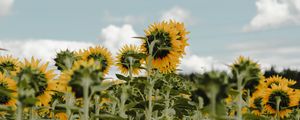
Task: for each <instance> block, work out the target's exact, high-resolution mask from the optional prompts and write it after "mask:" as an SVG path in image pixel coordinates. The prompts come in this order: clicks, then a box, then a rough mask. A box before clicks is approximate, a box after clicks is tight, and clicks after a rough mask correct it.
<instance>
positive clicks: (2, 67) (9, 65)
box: [0, 56, 20, 73]
mask: <svg viewBox="0 0 300 120" xmlns="http://www.w3.org/2000/svg"><path fill="white" fill-rule="evenodd" d="M19 66H20V62H19V61H18V59H16V58H13V57H12V56H0V72H1V73H4V72H8V73H9V72H12V71H16V70H17V68H18V67H19Z"/></svg>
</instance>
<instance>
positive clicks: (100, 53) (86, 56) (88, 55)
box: [77, 46, 113, 75]
mask: <svg viewBox="0 0 300 120" xmlns="http://www.w3.org/2000/svg"><path fill="white" fill-rule="evenodd" d="M77 54H78V55H79V56H81V58H82V60H84V61H89V60H92V59H94V61H95V62H99V63H100V64H98V65H100V66H101V72H103V75H106V74H108V72H109V69H110V67H111V66H112V65H113V58H112V57H111V56H112V55H111V53H110V52H109V51H108V50H107V48H105V47H102V46H96V47H90V48H89V49H87V50H84V51H79V52H78V53H77Z"/></svg>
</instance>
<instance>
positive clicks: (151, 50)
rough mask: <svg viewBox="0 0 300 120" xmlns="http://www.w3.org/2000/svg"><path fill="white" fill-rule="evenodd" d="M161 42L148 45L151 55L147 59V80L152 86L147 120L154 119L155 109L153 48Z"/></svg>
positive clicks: (155, 41)
mask: <svg viewBox="0 0 300 120" xmlns="http://www.w3.org/2000/svg"><path fill="white" fill-rule="evenodd" d="M157 42H159V41H158V40H154V41H152V42H151V43H150V45H149V43H148V45H149V55H148V57H147V73H148V75H147V80H148V82H149V83H150V86H149V85H148V89H149V91H148V95H147V96H148V100H149V103H148V109H147V110H146V119H147V120H151V119H152V109H153V106H152V94H153V92H152V90H153V87H154V86H153V85H152V84H153V80H152V78H151V76H150V75H151V74H152V59H153V48H154V45H155V44H156V43H157Z"/></svg>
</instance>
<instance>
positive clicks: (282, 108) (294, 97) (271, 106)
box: [263, 84, 299, 118]
mask: <svg viewBox="0 0 300 120" xmlns="http://www.w3.org/2000/svg"><path fill="white" fill-rule="evenodd" d="M298 100H299V95H298V94H296V92H295V91H294V90H293V89H292V88H289V87H288V86H286V85H280V84H279V85H272V86H271V88H266V89H265V91H264V96H263V103H264V104H265V110H266V112H268V113H271V114H276V113H277V106H278V107H279V116H280V117H281V118H284V117H288V116H289V113H291V112H292V109H291V108H292V107H295V106H297V105H298ZM278 103H279V104H278Z"/></svg>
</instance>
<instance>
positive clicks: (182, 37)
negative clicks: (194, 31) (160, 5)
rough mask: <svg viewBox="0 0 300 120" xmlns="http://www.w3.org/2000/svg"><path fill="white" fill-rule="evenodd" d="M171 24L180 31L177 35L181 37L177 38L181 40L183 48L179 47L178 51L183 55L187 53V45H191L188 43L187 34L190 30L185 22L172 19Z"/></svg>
mask: <svg viewBox="0 0 300 120" xmlns="http://www.w3.org/2000/svg"><path fill="white" fill-rule="evenodd" d="M169 24H170V25H171V26H173V27H174V28H175V29H176V30H177V31H178V33H177V36H179V37H177V40H179V41H180V48H181V49H179V51H178V52H179V53H180V55H181V56H182V55H184V54H185V47H186V46H188V45H189V44H188V43H187V41H188V38H187V35H188V34H189V33H190V32H188V31H187V30H186V28H185V26H184V23H183V22H176V21H173V20H171V21H170V23H169Z"/></svg>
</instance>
